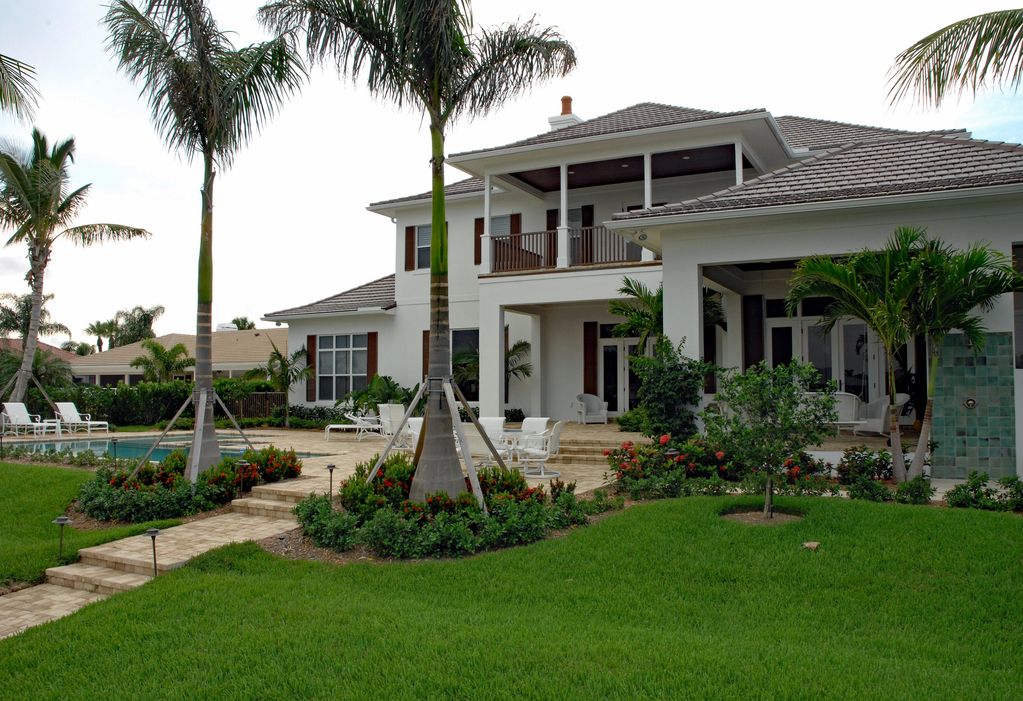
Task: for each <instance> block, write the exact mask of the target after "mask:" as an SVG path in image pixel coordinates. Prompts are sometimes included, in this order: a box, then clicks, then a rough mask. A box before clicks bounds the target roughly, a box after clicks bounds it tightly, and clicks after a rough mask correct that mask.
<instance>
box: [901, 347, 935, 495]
mask: <svg viewBox="0 0 1023 701" xmlns="http://www.w3.org/2000/svg"><path fill="white" fill-rule="evenodd" d="M940 358H941V351H940V350H938V349H935V348H932V349H931V362H930V368H929V370H928V373H927V403H926V404H925V405H924V406H925V409H924V417H923V421H921V422H920V439H919V440H918V441H917V443H916V452H914V453H913V464H912V465H910V467H909V474H908V475H907V477H908V478H909V479H914V478H916V477H919V476H921V475H922V474H923V473H924V458H925V457H926V456H927V452H928V444H929V443H930V442H931V425H932V424H933V423H934V388H935V387H936V386H937V382H936V381H935V379H934V378H935V376H936V375H937V374H938V365H939V360H940Z"/></svg>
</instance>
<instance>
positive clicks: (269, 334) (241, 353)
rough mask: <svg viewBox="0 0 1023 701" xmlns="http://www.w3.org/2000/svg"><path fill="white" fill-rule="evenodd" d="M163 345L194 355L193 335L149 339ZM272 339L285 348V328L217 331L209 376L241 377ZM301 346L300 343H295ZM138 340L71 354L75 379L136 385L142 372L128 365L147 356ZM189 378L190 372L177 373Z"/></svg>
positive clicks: (262, 360) (263, 357)
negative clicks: (96, 350)
mask: <svg viewBox="0 0 1023 701" xmlns="http://www.w3.org/2000/svg"><path fill="white" fill-rule="evenodd" d="M153 340H154V341H158V342H160V343H161V344H163V346H164V347H165V348H171V347H172V346H174V345H175V344H177V343H183V344H184V345H185V348H187V349H188V355H189V356H191V357H193V358H194V357H195V336H194V335H192V334H185V333H170V334H166V335H164V336H158V337H156V338H154V339H153ZM271 341H273V343H275V344H276V345H277V347H278V348H279V349H280V350H281V352H286V351H287V348H288V330H287V329H253V330H250V331H217V332H215V333H214V334H213V377H214V379H216V378H218V377H241V376H242V375H244V374H245V372H246V371H247V370H251V369H252V368H254V367H258V366H260V365H266V362H267V359H268V358H269V357H270V353H271V351H273V347H272V346H271V345H270V342H271ZM299 346H301V344H299ZM147 353H148V351H146V350H145V349H144V348H143V347H142V343H141V342H139V343H129V344H128V345H126V346H118V347H117V348H111V349H110V350H106V351H103V352H102V353H93V354H92V355H79V356H73V357H72V358H71V359H69V360H68V362H69V363H70V365H71V370H72V373H73V375H74V380H75V382H78V383H81V384H90V385H102V386H105V387H109V386H114V385H116V384H117V383H119V382H125V383H127V384H132V385H134V384H137V383H139V382H141V381H142V372H141V371H140V370H139V369H138V368H133V367H132V366H131V361H133V360H135V358H137V357H139V356H140V355H147ZM181 378H182V379H186V380H190V379H192V372H186V373H183V374H182V375H181Z"/></svg>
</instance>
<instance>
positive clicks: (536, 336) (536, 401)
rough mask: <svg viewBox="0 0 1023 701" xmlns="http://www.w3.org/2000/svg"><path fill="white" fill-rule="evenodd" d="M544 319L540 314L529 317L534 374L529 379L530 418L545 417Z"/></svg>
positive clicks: (530, 350) (531, 362)
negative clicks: (542, 332) (542, 331)
mask: <svg viewBox="0 0 1023 701" xmlns="http://www.w3.org/2000/svg"><path fill="white" fill-rule="evenodd" d="M542 325H543V318H542V317H541V316H540V315H539V314H531V315H530V317H529V363H530V365H532V366H533V374H532V375H531V376H530V378H529V398H530V416H544V413H543V362H542V357H543V356H542V353H543V345H542V337H541V335H542V334H541V330H542V328H541V327H542Z"/></svg>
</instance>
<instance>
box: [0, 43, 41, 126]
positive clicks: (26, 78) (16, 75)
mask: <svg viewBox="0 0 1023 701" xmlns="http://www.w3.org/2000/svg"><path fill="white" fill-rule="evenodd" d="M35 73H36V72H35V69H34V68H32V66H30V65H28V64H27V63H22V62H21V61H19V60H18V59H16V58H11V57H10V56H4V55H3V54H0V112H11V113H13V114H14V116H15V117H18V118H20V119H31V118H32V116H33V114H34V112H35V108H36V103H37V102H38V101H39V90H38V88H36V86H35Z"/></svg>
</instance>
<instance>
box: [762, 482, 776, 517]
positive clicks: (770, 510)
mask: <svg viewBox="0 0 1023 701" xmlns="http://www.w3.org/2000/svg"><path fill="white" fill-rule="evenodd" d="M764 518H774V479H773V477H772V476H771V473H770V472H768V473H767V487H766V488H765V490H764Z"/></svg>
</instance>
